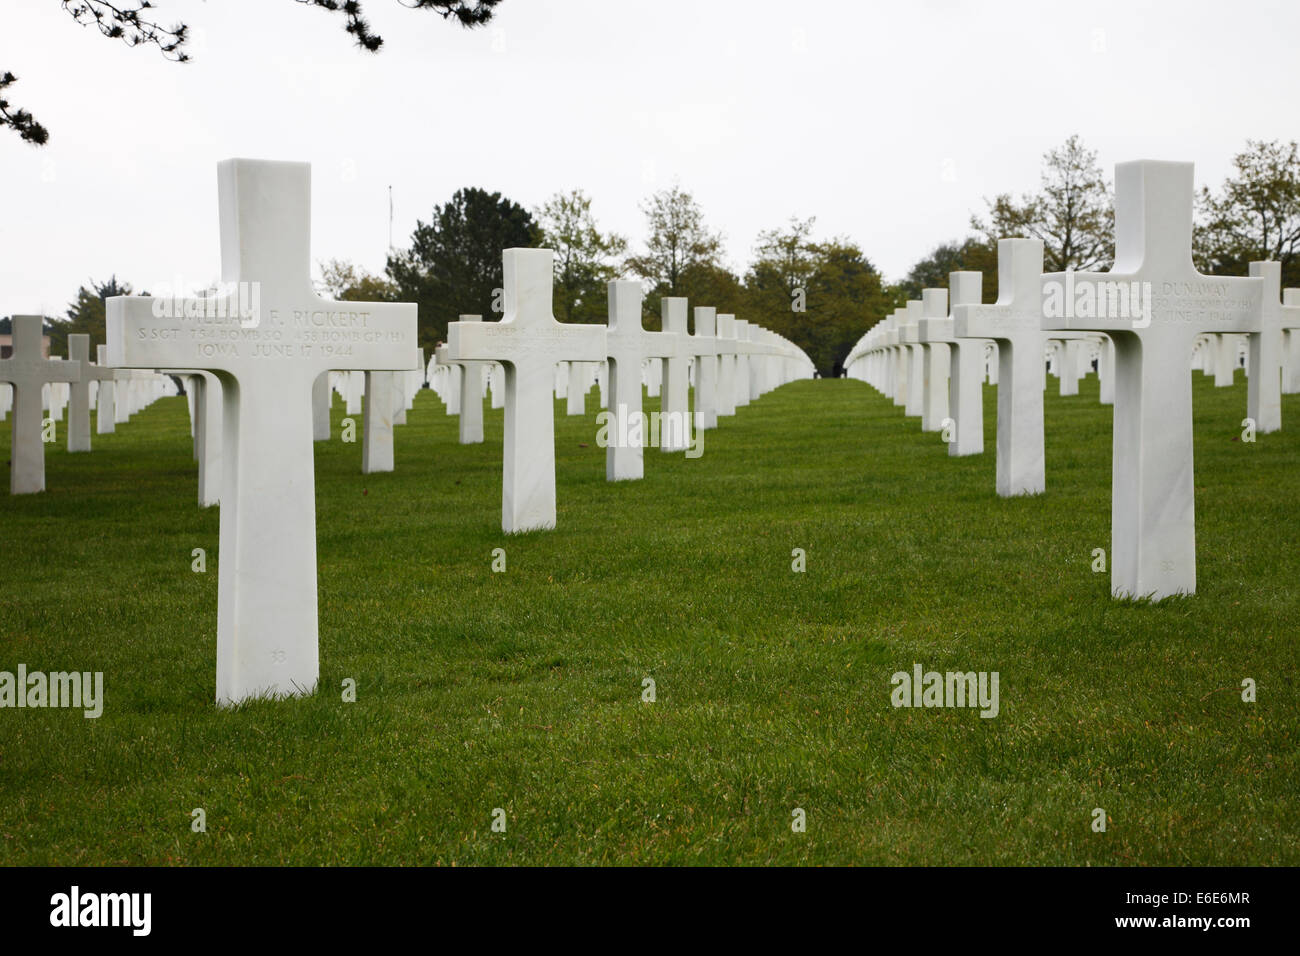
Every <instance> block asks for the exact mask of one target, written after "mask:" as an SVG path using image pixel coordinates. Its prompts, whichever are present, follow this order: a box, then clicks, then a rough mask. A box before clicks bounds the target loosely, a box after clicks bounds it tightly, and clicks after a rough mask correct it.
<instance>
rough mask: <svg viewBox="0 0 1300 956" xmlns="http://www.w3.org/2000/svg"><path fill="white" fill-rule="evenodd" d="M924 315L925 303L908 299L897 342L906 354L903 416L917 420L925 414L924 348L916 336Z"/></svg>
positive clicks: (900, 321) (899, 326)
mask: <svg viewBox="0 0 1300 956" xmlns="http://www.w3.org/2000/svg"><path fill="white" fill-rule="evenodd" d="M924 315H925V303H924V302H922V301H921V300H920V299H908V301H907V304H906V306H905V307H904V309H903V314H902V315H901V316H899V325H898V341H899V342H901V343H903V344H904V349H903V351H904V352H906V353H907V391H906V394H905V395H904V401H903V414H904V415H906V416H907V417H909V418H919V417H920V416H921V415H922V414H923V413H924V412H925V346H923V345H921V340H920V338H919V337H918V335H917V323H918V322H920V321H921V319H922V317H924Z"/></svg>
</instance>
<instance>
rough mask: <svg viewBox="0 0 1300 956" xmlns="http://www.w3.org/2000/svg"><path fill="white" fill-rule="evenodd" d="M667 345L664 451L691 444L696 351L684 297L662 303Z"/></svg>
mask: <svg viewBox="0 0 1300 956" xmlns="http://www.w3.org/2000/svg"><path fill="white" fill-rule="evenodd" d="M659 315H660V319H661V324H662V326H663V330H664V331H665V332H667V333H669V338H668V339H667V341H666V344H667V345H668V347H669V348H670V349H671V351H670V352H669V353H668V354H667V355H666V356H665V357H664V360H663V386H662V388H661V396H660V404H659V409H660V412H661V416H660V417H661V419H662V421H664V422H667V423H668V427H667V428H663V427H661V428H660V430H659V450H660V451H685V450H686V449H688V448H690V447H691V382H690V377H691V359H692V357H693V356H694V354H695V346H694V342H693V340H692V337H691V336H690V335H688V334H687V332H686V317H687V303H686V299H684V298H682V297H680V296H664V297H663V298H662V299H661V300H660V302H659Z"/></svg>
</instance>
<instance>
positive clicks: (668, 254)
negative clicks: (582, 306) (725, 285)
mask: <svg viewBox="0 0 1300 956" xmlns="http://www.w3.org/2000/svg"><path fill="white" fill-rule="evenodd" d="M641 211H642V212H644V213H645V217H646V226H647V228H648V231H649V235H648V237H647V239H646V248H645V252H644V253H642V254H641V255H636V256H631V257H629V258H628V260H627V268H628V270H629V271H631V272H633V273H634V274H636V275H638V276H640V277H641V278H643V279H645V280H646V282H648V283H649V284H650V287H651V294H653V295H660V296H663V295H684V294H685V292H684V291H683V290H682V277H683V275H684V274H685V273H686V272H687V271H688V270H692V269H694V270H695V272H696V274H697V275H699V274H703V273H704V272H706V271H707V269H706V268H705V267H715V266H717V265H718V264H719V263H718V259H719V258H720V257H721V255H722V237H721V236H720V235H718V234H716V233H713V232H711V231H710V230H709V229H708V227H707V226H705V224H704V213H703V212H702V211H701V209H700V207H699V204H698V203H696V201H695V199H694V198H693V197H692V196H691V194H690V193H688V192H686V191H685V190H683V189H682V188H681V187H680V186H676V185H674V186H673V187H672V188H671V189H664V190H660V191H659V192H657V193H655V194H654V195H653V196H651V197H650V198H649V200H647V201H646V202H645V203H644V204H642V206H641ZM699 304H700V305H706V304H712V303H704V302H701V303H699Z"/></svg>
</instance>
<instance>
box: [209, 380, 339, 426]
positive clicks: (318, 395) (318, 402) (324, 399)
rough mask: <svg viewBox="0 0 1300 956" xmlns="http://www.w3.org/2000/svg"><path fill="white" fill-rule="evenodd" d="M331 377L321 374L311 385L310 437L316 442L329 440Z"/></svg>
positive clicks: (332, 390) (331, 397)
mask: <svg viewBox="0 0 1300 956" xmlns="http://www.w3.org/2000/svg"><path fill="white" fill-rule="evenodd" d="M333 375H334V373H333V372H332V371H331V372H321V373H320V374H319V375H317V376H316V381H314V382H312V384H311V420H312V437H313V438H314V439H315V440H316V441H329V440H330V405H331V403H332V399H333V397H334V389H333V387H332V386H331V383H330V379H331V378H332V377H333ZM218 387H219V386H218Z"/></svg>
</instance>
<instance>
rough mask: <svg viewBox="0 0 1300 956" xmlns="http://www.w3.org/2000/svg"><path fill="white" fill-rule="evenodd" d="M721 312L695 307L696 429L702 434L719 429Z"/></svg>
mask: <svg viewBox="0 0 1300 956" xmlns="http://www.w3.org/2000/svg"><path fill="white" fill-rule="evenodd" d="M717 318H718V310H717V309H715V308H713V306H706V305H697V306H696V307H695V331H694V332H693V333H692V335H691V346H692V352H693V354H694V355H695V427H696V428H698V429H700V430H701V431H703V430H705V429H708V428H717V427H718V336H717V328H718V327H717Z"/></svg>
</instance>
